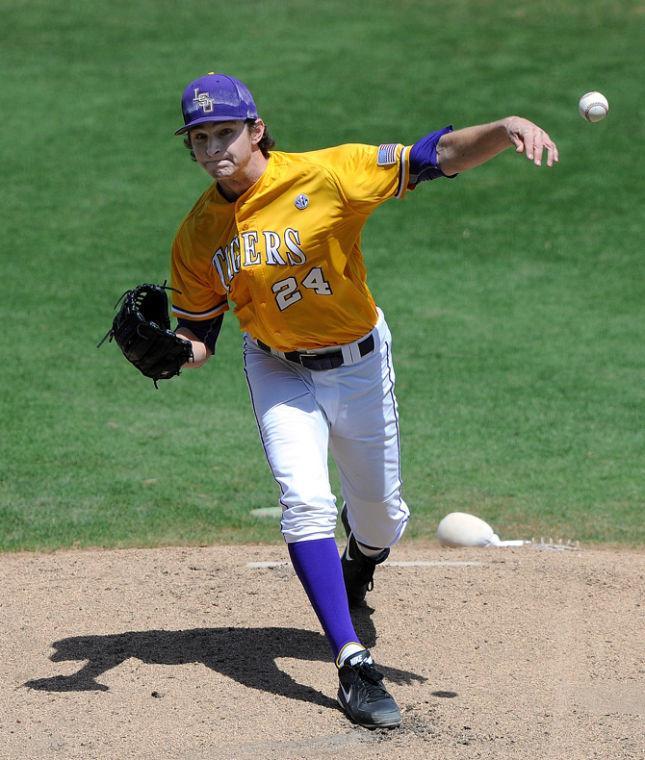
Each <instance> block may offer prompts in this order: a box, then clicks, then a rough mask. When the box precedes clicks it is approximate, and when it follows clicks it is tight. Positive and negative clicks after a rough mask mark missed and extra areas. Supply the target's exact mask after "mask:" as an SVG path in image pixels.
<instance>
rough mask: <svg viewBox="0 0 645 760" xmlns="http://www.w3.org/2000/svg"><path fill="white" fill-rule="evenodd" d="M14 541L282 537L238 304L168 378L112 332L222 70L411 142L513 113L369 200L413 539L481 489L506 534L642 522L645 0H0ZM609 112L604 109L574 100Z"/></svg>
mask: <svg viewBox="0 0 645 760" xmlns="http://www.w3.org/2000/svg"><path fill="white" fill-rule="evenodd" d="M0 14H1V16H2V19H3V23H2V27H1V28H0V40H1V46H0V71H1V72H2V76H1V78H0V93H1V96H2V121H3V129H2V132H1V133H0V160H1V163H2V173H3V183H2V191H1V197H2V225H1V228H0V236H1V238H0V239H1V241H2V246H1V251H2V283H3V291H4V292H3V296H4V297H3V303H2V316H3V325H4V331H3V332H4V337H3V341H2V344H3V352H2V353H3V356H4V361H3V363H2V365H3V366H2V394H1V409H0V411H1V415H2V441H1V444H0V446H1V449H0V456H1V471H0V478H1V482H0V486H1V491H0V548H1V549H5V550H7V549H9V550H15V549H21V548H27V549H33V548H55V547H61V546H70V545H78V546H86V545H106V546H114V545H117V546H124V545H155V544H163V543H171V544H175V543H184V542H196V543H209V542H214V541H244V540H254V541H255V540H260V541H272V540H280V538H279V532H278V528H277V525H276V524H275V523H272V522H269V523H266V522H263V521H259V520H257V519H254V518H252V517H251V516H250V515H249V510H251V509H253V508H256V507H264V506H272V505H274V504H275V503H276V500H277V488H276V486H275V483H274V482H273V480H272V478H271V476H270V474H269V472H268V469H267V466H266V464H265V462H264V458H263V453H262V450H261V447H260V445H259V442H258V440H257V432H256V428H255V422H254V419H253V416H252V413H251V410H250V406H249V403H248V398H247V391H246V387H245V384H244V380H243V375H242V371H241V356H240V336H239V330H238V328H237V324H236V321H235V319H234V318H233V317H231V316H229V317H227V319H226V320H225V327H224V330H223V334H222V336H221V338H220V341H219V344H218V355H217V357H216V360H215V361H212V362H211V363H210V364H209V365H207V367H206V368H204V369H203V370H201V371H199V372H193V373H190V372H185V373H183V374H182V376H181V377H180V378H178V379H175V380H173V381H171V382H164V383H161V384H160V387H159V390H158V391H155V390H154V389H153V387H152V384H151V383H150V382H148V381H146V380H145V379H144V378H143V377H142V376H140V375H138V373H136V371H135V370H133V369H132V368H131V367H130V366H129V365H127V363H126V362H125V360H123V359H122V357H121V356H120V354H119V353H118V351H117V349H116V348H115V347H114V346H113V345H109V346H105V347H103V349H102V350H101V351H97V350H96V348H95V344H96V342H97V341H98V339H99V338H100V337H101V336H102V335H103V334H104V333H105V331H106V330H107V329H108V327H109V325H110V322H111V318H112V314H113V312H112V305H113V303H114V301H115V300H116V298H117V297H118V296H119V295H120V294H121V293H122V292H123V291H124V290H125V289H126V288H128V287H131V286H132V285H134V284H136V283H138V282H141V281H147V280H157V281H161V280H163V279H164V278H165V277H166V276H167V272H168V257H169V245H170V241H171V239H172V236H173V234H174V231H175V229H176V227H177V225H178V223H179V221H180V220H181V217H182V216H183V214H184V213H186V211H187V210H188V209H189V208H190V206H191V205H192V203H193V201H194V200H195V198H196V197H197V196H198V195H199V194H200V193H201V191H202V190H203V189H204V188H205V186H206V185H207V183H208V178H207V176H206V175H205V174H203V173H202V172H201V171H200V170H199V169H198V168H197V167H196V166H195V165H193V164H191V162H190V160H189V158H188V156H187V153H186V151H185V150H184V148H183V147H182V145H181V141H180V140H179V139H178V138H174V137H173V131H174V129H175V128H176V127H177V126H178V125H179V123H180V120H181V117H180V111H179V99H180V95H181V91H182V89H183V87H184V85H185V84H186V82H188V81H190V80H191V79H193V78H194V77H196V76H199V75H201V74H202V73H204V72H206V71H209V70H220V71H222V70H223V71H226V72H229V73H232V74H234V75H236V76H239V77H240V78H242V79H243V80H245V81H246V82H247V83H248V84H249V86H250V87H251V89H252V90H253V92H254V93H255V94H256V100H257V102H258V106H259V108H260V111H261V113H262V114H263V116H264V118H265V121H266V122H267V123H268V124H269V126H270V128H271V130H272V132H273V134H274V136H275V137H276V138H277V141H278V146H279V147H280V148H281V149H285V150H293V151H299V150H309V149H313V148H316V147H323V146H326V145H332V144H339V143H343V142H349V141H360V142H369V143H377V144H378V143H380V142H390V141H401V142H404V143H411V142H413V141H414V140H415V139H417V138H418V137H419V136H421V135H423V134H425V133H426V132H427V131H429V130H431V129H434V128H439V127H441V126H443V125H445V124H447V123H452V124H454V125H455V126H456V127H459V126H466V125H468V124H472V123H478V122H483V121H490V120H492V119H496V118H499V117H501V116H504V115H508V114H512V113H518V114H521V115H523V116H526V117H528V118H531V119H533V120H535V121H537V122H538V123H539V124H540V125H541V126H543V127H544V128H545V129H547V130H548V131H549V132H550V134H551V135H552V137H553V138H554V139H555V140H556V141H557V142H558V145H559V147H560V155H561V162H560V165H559V166H557V167H556V168H555V169H553V170H547V169H546V167H543V168H541V169H536V168H535V167H534V166H532V165H530V164H529V163H528V162H527V161H525V160H524V159H523V158H520V157H518V156H515V155H513V153H512V152H511V151H507V153H505V154H504V155H502V156H500V157H499V158H497V159H496V160H495V161H493V162H492V163H489V164H487V165H486V166H484V167H480V168H479V169H477V170H475V171H473V172H471V173H467V174H464V175H463V176H462V177H460V178H458V179H457V180H455V181H452V182H449V181H446V180H442V181H438V182H433V183H430V184H426V185H424V186H422V187H420V188H419V189H418V190H417V191H415V192H414V193H411V194H409V195H408V197H407V198H406V199H405V200H404V201H403V202H401V203H400V202H392V203H389V204H386V206H384V207H382V208H381V209H379V210H378V212H377V213H376V214H375V215H374V217H373V218H372V219H371V220H370V222H369V223H368V225H367V228H366V231H365V234H364V252H365V256H366V261H367V264H368V269H369V283H370V286H371V288H372V290H373V292H374V294H375V296H376V298H377V301H378V302H379V304H380V305H381V306H382V308H383V309H384V311H385V312H386V314H387V316H388V321H389V322H390V326H391V328H392V332H393V334H394V338H395V345H394V351H395V360H396V362H397V372H398V396H399V403H400V410H401V421H402V430H403V461H404V476H405V484H406V498H407V500H408V502H409V503H410V505H411V507H412V509H413V511H414V516H415V517H414V520H413V521H412V522H411V526H410V532H409V535H410V536H428V535H432V534H433V532H434V529H435V528H436V524H437V522H438V520H439V519H440V518H441V517H442V516H443V515H444V514H445V513H447V512H448V511H452V510H465V511H472V512H474V513H476V514H479V515H480V516H482V517H484V518H485V519H488V520H489V521H491V522H492V523H493V524H494V526H495V528H496V530H497V531H498V532H499V533H500V534H501V535H502V536H503V537H527V536H530V535H536V536H539V535H549V534H550V535H554V536H559V537H562V538H571V539H578V540H581V541H612V542H626V543H641V542H642V541H643V540H644V538H645V536H644V532H643V506H644V498H643V484H644V482H645V473H644V462H645V442H644V434H643V429H644V425H643V417H644V415H643V412H644V409H645V392H644V387H645V384H644V379H645V373H644V369H645V361H644V350H643V328H644V326H645V324H644V318H643V304H644V296H645V288H644V281H645V278H644V276H643V275H644V273H645V272H644V267H643V244H642V240H643V221H644V212H643V208H644V204H643V201H644V197H643V196H644V193H643V159H642V146H643V137H644V136H645V135H644V131H643V126H642V125H643V119H644V117H645V113H644V110H645V107H644V101H643V98H642V78H641V77H642V40H643V32H644V31H645V27H644V21H645V7H644V6H643V4H642V3H637V2H630V1H629V0H623V1H622V2H601V1H600V0H585V2H581V1H579V0H571V1H569V2H564V1H562V2H556V1H555V0H553V1H550V2H547V1H546V0H538V1H537V2H533V3H531V4H530V5H526V6H525V5H524V4H517V3H515V2H499V1H496V2H492V1H491V2H487V1H486V0H478V1H476V0H452V1H451V2H450V3H444V2H441V3H440V2H413V1H411V0H410V1H406V2H385V1H384V0H378V1H377V2H368V3H365V4H355V5H353V4H349V3H346V2H340V1H339V0H326V2H324V3H317V2H293V1H291V2H289V1H288V2H284V1H282V2H278V0H267V1H266V2H255V1H250V2H240V3H228V2H226V3H225V2H218V1H216V2H209V3H204V2H196V1H195V0H185V1H184V2H182V3H175V2H168V1H167V0H154V1H153V0H142V1H140V2H132V1H130V2H124V1H122V0H117V1H116V2H111V3H109V4H106V3H99V2H98V1H97V0H87V1H86V2H83V3H80V4H69V3H66V2H62V0H40V1H38V2H36V1H30V0H25V1H23V2H20V1H18V0H15V1H14V2H8V1H7V0H0ZM591 89H598V90H601V91H602V92H604V93H605V94H606V95H607V96H608V98H609V101H610V104H611V112H610V114H609V117H608V118H607V119H606V120H605V121H604V122H602V123H600V124H596V125H589V124H587V123H585V122H584V121H583V120H582V119H580V117H579V116H578V114H577V100H578V98H579V96H580V95H581V94H582V93H583V92H585V91H587V90H591Z"/></svg>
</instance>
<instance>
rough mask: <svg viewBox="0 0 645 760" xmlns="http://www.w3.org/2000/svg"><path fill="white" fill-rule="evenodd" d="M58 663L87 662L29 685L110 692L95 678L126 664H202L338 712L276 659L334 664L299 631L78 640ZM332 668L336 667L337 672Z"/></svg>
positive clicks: (63, 647)
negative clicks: (69, 672) (132, 661)
mask: <svg viewBox="0 0 645 760" xmlns="http://www.w3.org/2000/svg"><path fill="white" fill-rule="evenodd" d="M53 647H54V649H55V650H56V651H55V652H54V654H53V655H52V656H51V660H52V661H53V662H62V661H64V660H76V661H78V660H87V661H88V662H87V664H86V665H84V666H83V667H82V668H81V669H80V670H79V671H78V672H77V673H74V674H73V675H70V676H54V677H53V678H37V679H33V680H30V681H27V682H26V683H25V686H27V687H29V688H30V689H39V690H41V691H108V687H107V686H105V685H104V684H101V683H98V682H97V681H96V678H97V677H98V676H100V675H101V674H103V673H105V672H106V671H108V670H110V669H111V668H114V667H116V666H117V665H120V664H121V663H122V662H123V661H124V660H127V659H129V658H130V657H135V658H136V659H138V660H141V661H142V662H145V663H149V664H151V665H183V664H185V663H192V662H201V663H203V664H204V665H205V666H206V667H207V668H211V669H212V670H216V671H218V672H219V673H222V674H224V675H226V676H228V677H229V678H232V679H234V680H235V681H238V682H239V683H241V684H243V685H244V686H248V687H249V688H251V689H259V690H260V691H268V692H270V693H272V694H278V695H280V696H284V697H289V698H290V699H298V700H302V701H303V702H314V703H315V704H318V705H322V706H323V707H332V706H334V707H335V706H336V702H335V701H334V700H333V699H331V698H330V697H328V696H327V695H325V694H323V693H321V692H319V691H317V690H316V689H313V688H312V687H310V686H305V685H303V684H300V683H298V682H297V681H295V680H294V679H293V678H292V677H291V676H290V675H288V674H287V673H285V672H284V671H283V670H280V668H279V667H278V665H277V664H276V662H275V661H276V659H278V658H280V657H285V658H295V659H300V660H305V661H308V662H329V663H330V665H331V662H330V660H331V653H330V651H329V647H328V645H327V641H326V639H325V637H324V636H323V635H322V634H319V633H314V632H312V631H302V630H298V629H296V628H193V629H191V630H187V631H140V632H136V631H129V632H125V633H115V634H109V635H107V636H74V637H71V638H68V639H62V640H61V641H56V642H54V644H53ZM332 667H333V666H332ZM379 667H380V669H381V670H382V671H383V673H384V675H385V676H386V677H387V678H388V679H389V680H390V681H393V682H394V683H399V684H400V683H411V682H412V681H425V680H426V679H425V678H424V677H423V676H419V675H417V674H416V673H410V672H408V671H405V670H397V669H396V668H388V667H384V666H382V665H381V664H380V663H379Z"/></svg>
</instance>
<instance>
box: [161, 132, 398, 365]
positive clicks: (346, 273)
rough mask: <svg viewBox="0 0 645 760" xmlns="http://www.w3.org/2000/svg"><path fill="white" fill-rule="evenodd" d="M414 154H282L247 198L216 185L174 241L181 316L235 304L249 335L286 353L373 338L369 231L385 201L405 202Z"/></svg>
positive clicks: (370, 150) (374, 149)
mask: <svg viewBox="0 0 645 760" xmlns="http://www.w3.org/2000/svg"><path fill="white" fill-rule="evenodd" d="M408 153H409V148H407V147H404V146H402V145H395V144H391V145H387V146H381V147H380V148H379V147H378V146H371V145H341V146H338V147H335V148H327V149H325V150H320V151H313V152H310V153H282V152H280V151H272V152H271V155H270V158H269V163H268V165H267V168H266V169H265V171H264V173H263V174H262V176H261V177H260V178H259V180H258V181H257V182H256V183H255V185H253V186H252V187H251V188H250V189H249V190H248V191H247V192H246V193H244V194H243V195H242V196H241V197H240V198H239V199H238V200H237V201H235V202H233V203H230V202H228V201H226V200H225V199H224V198H223V197H222V196H221V195H220V193H219V192H218V190H217V186H216V185H215V184H213V185H211V187H209V188H208V190H207V191H206V192H205V193H204V194H203V195H202V197H201V198H200V199H199V200H198V201H197V203H196V204H195V206H194V207H193V209H192V210H191V212H190V213H189V214H188V215H187V217H186V218H185V219H184V221H183V222H182V224H181V226H180V228H179V230H178V232H177V235H176V238H175V241H174V244H173V255H172V286H173V288H176V290H177V291H179V292H175V293H173V312H174V313H175V314H176V315H177V316H181V317H183V318H187V319H196V320H200V319H207V318H209V317H212V316H217V315H218V314H221V313H223V312H224V311H226V310H227V309H228V308H229V302H230V303H231V304H232V305H234V312H235V314H236V316H237V317H238V319H239V322H240V328H241V329H242V331H243V332H247V333H249V334H250V335H251V336H253V337H254V338H256V339H259V340H261V341H262V342H263V343H266V344H267V345H269V346H272V347H273V348H276V349H279V350H281V351H291V350H295V349H307V348H320V347H322V346H333V345H339V344H344V343H351V342H353V341H355V340H357V339H358V338H360V337H362V336H363V335H365V334H367V333H368V332H369V331H370V330H371V329H372V328H373V327H374V325H375V323H376V319H377V311H376V305H375V303H374V299H373V298H372V295H371V293H370V291H369V289H368V287H367V283H366V272H365V266H364V263H363V256H362V252H361V247H360V240H361V231H362V229H363V226H364V225H365V222H366V221H367V219H368V217H369V215H370V214H371V213H372V211H373V210H374V209H376V208H377V207H378V206H379V205H380V204H381V203H383V202H385V201H386V200H388V199H389V198H395V197H402V196H403V195H404V193H405V191H406V188H407V185H408V181H409V169H408V160H407V157H408Z"/></svg>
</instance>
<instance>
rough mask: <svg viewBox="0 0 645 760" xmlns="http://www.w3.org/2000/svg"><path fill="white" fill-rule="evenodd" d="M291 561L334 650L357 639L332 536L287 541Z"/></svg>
mask: <svg viewBox="0 0 645 760" xmlns="http://www.w3.org/2000/svg"><path fill="white" fill-rule="evenodd" d="M289 554H290V555H291V562H292V563H293V567H294V569H295V571H296V575H297V576H298V578H300V582H301V583H302V585H303V587H304V589H305V591H306V593H307V596H308V597H309V601H310V602H311V606H312V607H313V608H314V610H315V612H316V615H318V620H320V623H321V625H322V627H323V630H324V631H325V635H326V636H327V640H328V641H329V644H330V646H331V648H332V651H333V653H334V658H336V657H337V656H338V653H339V652H340V650H341V649H342V648H343V646H345V644H347V643H348V642H350V641H358V640H359V639H358V636H357V635H356V631H355V630H354V625H353V624H352V619H351V617H350V615H349V605H348V603H347V592H346V591H345V582H344V581H343V570H342V567H341V564H340V557H339V556H338V549H337V548H336V542H335V541H334V539H333V538H319V539H315V540H314V541H298V542H297V543H295V544H289Z"/></svg>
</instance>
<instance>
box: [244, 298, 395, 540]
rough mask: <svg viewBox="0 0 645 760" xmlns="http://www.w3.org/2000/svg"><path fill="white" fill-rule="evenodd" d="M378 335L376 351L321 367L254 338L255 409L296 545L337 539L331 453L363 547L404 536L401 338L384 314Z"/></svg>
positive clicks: (346, 349)
mask: <svg viewBox="0 0 645 760" xmlns="http://www.w3.org/2000/svg"><path fill="white" fill-rule="evenodd" d="M371 334H372V336H373V338H374V350H373V351H372V352H370V353H369V354H367V355H366V356H364V357H360V354H359V352H358V350H357V348H356V346H357V344H358V343H359V342H360V341H356V343H353V344H349V345H348V346H343V347H342V351H343V356H344V358H345V360H346V363H345V364H343V365H342V366H340V367H338V368H336V369H329V370H320V371H314V370H308V369H306V368H305V367H302V366H301V365H300V364H296V363H294V362H291V361H289V360H287V359H282V358H280V357H278V356H275V355H273V354H270V353H267V352H265V351H264V350H262V349H261V348H259V347H258V346H257V345H256V343H255V342H254V340H253V339H252V338H251V337H250V336H248V335H245V336H244V369H245V373H246V378H247V382H248V386H249V392H250V396H251V403H252V405H253V411H254V413H255V418H256V420H257V423H258V428H259V432H260V438H261V440H262V445H263V446H264V451H265V454H266V457H267V461H268V463H269V467H270V468H271V471H272V473H273V477H274V478H275V479H276V481H277V482H278V485H279V486H280V491H281V496H280V503H281V505H282V507H283V513H282V522H281V527H282V533H283V535H284V537H285V540H286V541H287V543H294V542H296V541H311V540H314V539H320V538H331V537H333V536H334V530H335V527H336V521H337V509H336V499H335V497H334V494H333V493H332V491H331V486H330V483H329V470H328V452H329V451H330V450H331V453H332V456H333V458H334V461H335V462H336V465H337V467H338V470H339V473H340V479H341V487H342V495H343V498H344V499H345V502H346V504H347V511H348V518H349V523H350V526H351V528H352V531H353V533H354V536H355V537H356V539H357V541H359V542H360V543H362V544H364V545H366V546H369V547H374V548H381V547H387V546H392V545H393V544H395V543H396V542H397V541H398V540H399V539H400V538H401V535H402V534H403V531H404V529H405V525H406V522H407V520H408V517H409V510H408V507H407V505H406V503H405V502H404V501H403V498H402V496H401V473H400V450H399V421H398V412H397V403H396V398H395V395H394V369H393V367H392V353H391V335H390V331H389V329H388V326H387V324H386V322H385V319H384V317H383V315H382V313H381V312H380V310H379V319H378V323H377V325H376V327H375V328H374V330H373V331H372V333H371ZM361 340H362V339H361Z"/></svg>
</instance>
